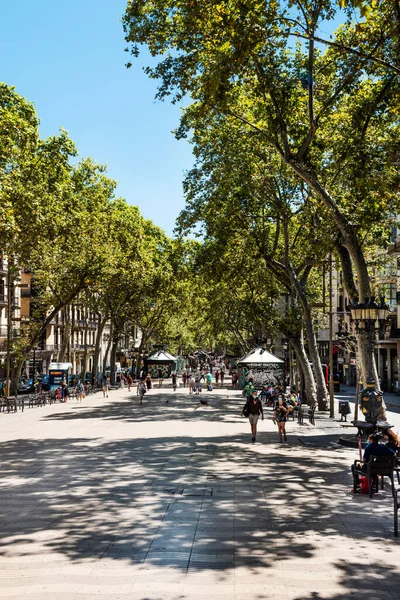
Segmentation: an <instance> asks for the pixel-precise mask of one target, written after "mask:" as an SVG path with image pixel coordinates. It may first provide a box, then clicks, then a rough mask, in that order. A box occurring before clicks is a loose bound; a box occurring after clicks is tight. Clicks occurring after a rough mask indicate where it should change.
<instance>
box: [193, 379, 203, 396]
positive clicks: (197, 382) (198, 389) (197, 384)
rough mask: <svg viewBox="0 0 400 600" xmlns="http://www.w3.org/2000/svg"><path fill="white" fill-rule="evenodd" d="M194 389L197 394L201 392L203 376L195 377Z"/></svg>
mask: <svg viewBox="0 0 400 600" xmlns="http://www.w3.org/2000/svg"><path fill="white" fill-rule="evenodd" d="M193 391H194V392H195V394H196V396H199V394H201V377H200V376H199V375H198V376H197V377H196V379H195V382H194V388H193Z"/></svg>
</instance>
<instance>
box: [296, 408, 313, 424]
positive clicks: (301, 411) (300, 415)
mask: <svg viewBox="0 0 400 600" xmlns="http://www.w3.org/2000/svg"><path fill="white" fill-rule="evenodd" d="M309 410H310V408H309V407H308V406H307V405H305V404H302V405H301V406H300V408H299V411H298V413H297V422H298V424H299V425H304V418H305V417H308V416H309Z"/></svg>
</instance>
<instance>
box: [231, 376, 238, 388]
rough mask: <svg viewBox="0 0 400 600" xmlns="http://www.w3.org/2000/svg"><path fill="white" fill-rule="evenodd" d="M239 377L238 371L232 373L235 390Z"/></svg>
mask: <svg viewBox="0 0 400 600" xmlns="http://www.w3.org/2000/svg"><path fill="white" fill-rule="evenodd" d="M238 379H239V376H238V374H237V373H236V372H235V373H232V389H233V390H236V386H237V382H238Z"/></svg>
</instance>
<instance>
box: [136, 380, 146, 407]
mask: <svg viewBox="0 0 400 600" xmlns="http://www.w3.org/2000/svg"><path fill="white" fill-rule="evenodd" d="M146 392H147V387H146V384H145V382H144V381H143V379H142V380H141V381H140V383H139V384H138V395H139V399H140V403H139V404H143V398H144V395H145V393H146Z"/></svg>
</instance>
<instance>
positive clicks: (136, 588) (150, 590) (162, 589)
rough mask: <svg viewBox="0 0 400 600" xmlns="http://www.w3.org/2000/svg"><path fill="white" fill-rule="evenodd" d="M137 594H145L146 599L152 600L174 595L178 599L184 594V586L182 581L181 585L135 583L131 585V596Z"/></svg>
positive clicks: (149, 582)
mask: <svg viewBox="0 0 400 600" xmlns="http://www.w3.org/2000/svg"><path fill="white" fill-rule="evenodd" d="M138 592H141V593H146V594H147V596H146V597H147V598H149V599H153V598H158V597H162V595H163V594H164V595H167V594H168V595H170V596H171V595H174V596H175V597H177V598H179V597H182V596H183V594H184V584H183V581H182V582H181V583H176V582H172V583H170V582H161V581H159V582H155V581H151V580H148V581H137V582H136V583H134V584H133V587H132V590H131V592H130V593H131V594H132V595H133V596H134V595H135V594H137V593H138Z"/></svg>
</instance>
